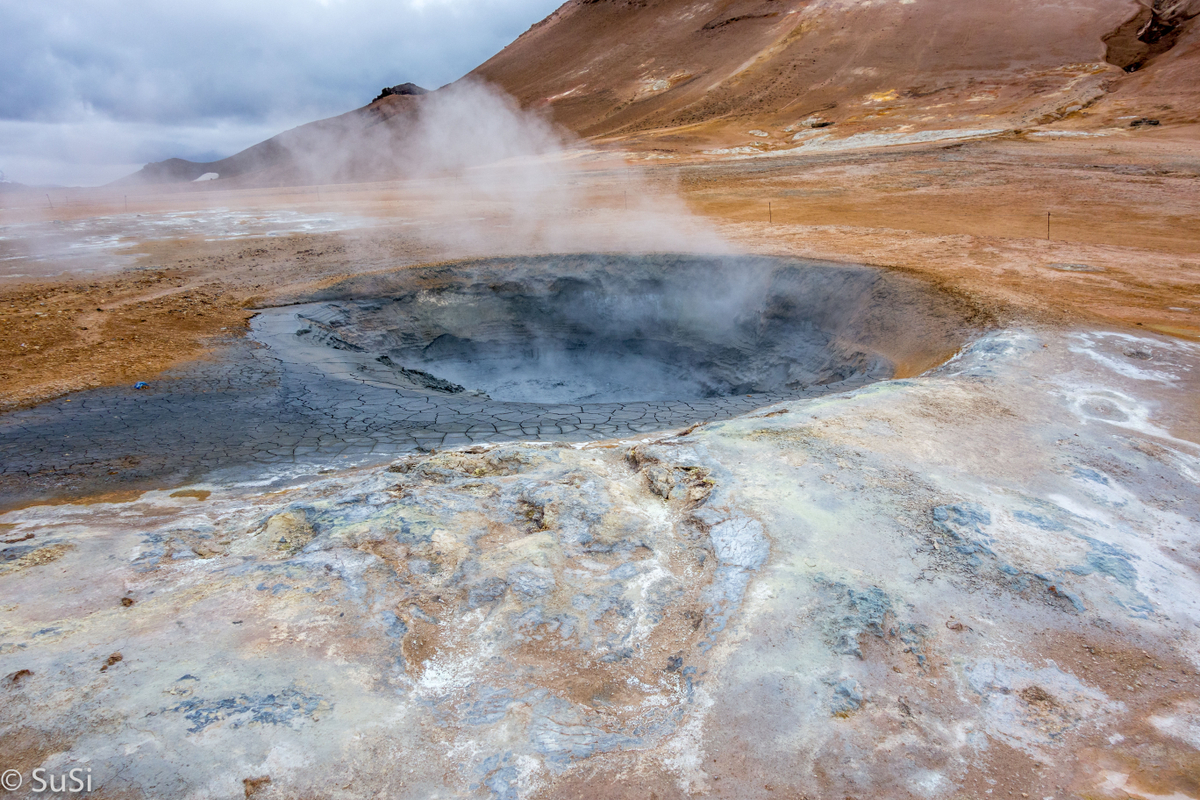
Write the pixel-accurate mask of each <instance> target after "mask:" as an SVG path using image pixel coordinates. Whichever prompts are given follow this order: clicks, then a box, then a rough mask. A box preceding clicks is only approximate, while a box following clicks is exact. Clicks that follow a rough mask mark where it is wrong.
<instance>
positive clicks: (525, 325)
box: [0, 255, 972, 498]
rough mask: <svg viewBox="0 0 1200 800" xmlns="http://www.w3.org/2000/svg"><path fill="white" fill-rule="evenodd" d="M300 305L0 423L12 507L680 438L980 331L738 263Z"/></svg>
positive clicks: (465, 277) (879, 274) (890, 368)
mask: <svg viewBox="0 0 1200 800" xmlns="http://www.w3.org/2000/svg"><path fill="white" fill-rule="evenodd" d="M309 300H310V302H305V303H300V304H297V305H294V306H287V307H282V308H271V309H264V310H263V312H262V313H261V314H259V315H258V316H257V317H256V318H255V319H254V320H253V323H252V326H253V330H252V333H251V337H250V339H249V340H248V341H239V342H232V343H231V344H230V345H229V346H228V347H226V348H225V349H224V350H223V352H222V353H221V354H220V357H219V358H218V359H217V360H215V361H213V362H204V363H199V364H195V365H192V366H190V367H189V368H187V369H183V370H178V371H176V372H175V373H173V374H172V375H169V376H167V378H166V379H160V380H157V381H155V382H154V383H152V384H151V385H150V386H148V387H146V388H144V389H140V390H134V389H132V388H118V389H103V390H98V391H91V392H83V393H78V394H75V395H72V396H71V398H64V399H62V400H59V401H56V402H51V403H46V404H44V405H41V406H39V407H37V408H33V409H29V410H26V411H20V412H17V413H13V414H9V415H6V416H4V417H0V464H2V466H0V493H3V494H11V496H12V497H13V498H21V497H36V496H44V495H45V494H47V493H49V494H58V493H62V492H64V491H66V492H82V491H92V492H94V491H103V490H112V489H114V488H124V487H150V486H159V485H162V484H163V483H164V482H175V483H180V482H184V481H190V480H197V479H200V478H201V477H203V476H206V475H211V474H213V473H214V472H218V473H219V474H222V475H225V476H226V477H227V478H228V477H232V476H235V475H245V474H248V473H247V472H246V470H247V469H249V470H250V473H249V474H257V471H259V470H261V469H262V468H263V467H264V466H278V465H288V466H289V467H292V468H294V470H293V471H296V472H303V471H305V470H309V471H312V470H315V469H319V468H323V467H325V466H326V465H327V464H328V462H329V461H330V460H331V459H338V460H339V461H341V462H346V461H354V462H355V463H369V462H372V461H374V462H376V463H378V462H379V461H382V460H385V459H387V458H391V457H393V456H395V455H397V454H400V453H405V452H412V451H414V450H417V451H419V450H424V451H429V450H434V449H440V448H444V447H452V446H459V445H470V444H479V443H485V442H496V441H514V440H516V441H521V440H524V441H588V440H599V439H606V438H612V437H618V436H629V435H633V434H637V433H646V432H650V431H656V430H664V429H668V428H673V427H686V426H687V425H691V424H694V423H697V422H704V421H707V420H715V419H726V418H729V417H731V416H734V415H737V414H740V413H743V412H745V411H748V410H751V409H754V408H759V407H762V406H764V405H768V404H771V403H775V402H779V401H781V400H786V399H794V398H801V397H817V396H820V395H823V394H828V393H831V392H840V391H847V390H850V389H854V388H858V387H860V386H864V385H866V384H868V383H871V382H873V381H877V380H880V379H883V378H888V377H891V375H892V374H893V372H894V364H895V362H896V361H902V362H909V361H913V360H914V359H915V360H921V359H925V360H926V361H930V359H936V358H941V357H946V356H948V355H949V354H951V353H953V352H954V351H955V350H956V349H957V348H958V346H960V345H961V343H962V341H964V340H965V339H966V338H967V336H968V335H970V333H971V330H972V329H971V327H970V326H969V325H968V324H967V322H966V317H967V312H966V310H965V309H963V308H962V307H961V306H960V305H958V304H956V303H955V302H954V301H952V299H950V298H948V297H945V296H943V295H941V294H939V293H938V292H936V291H934V290H932V289H930V288H928V287H926V286H925V285H924V284H921V283H919V282H917V281H911V280H907V279H904V278H902V277H899V276H895V275H890V274H888V273H885V272H884V271H882V270H878V269H871V268H866V267H852V266H844V265H835V264H823V263H814V262H799V261H795V260H786V259H763V258H745V257H742V258H729V259H721V258H700V257H695V256H676V257H669V256H656V257H638V256H599V255H584V256H548V257H542V258H524V259H492V260H486V261H477V262H469V263H457V264H449V265H445V266H440V267H435V268H426V269H407V270H400V271H396V272H393V273H387V274H384V275H375V276H368V277H362V278H356V279H353V280H350V281H347V282H345V283H342V284H339V285H337V286H333V287H330V288H327V289H325V290H322V291H321V292H320V293H319V294H318V295H317V296H314V297H312V298H309ZM916 331H920V334H919V335H915V332H916ZM68 399H69V402H68Z"/></svg>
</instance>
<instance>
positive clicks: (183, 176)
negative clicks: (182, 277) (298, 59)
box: [110, 84, 425, 186]
mask: <svg viewBox="0 0 1200 800" xmlns="http://www.w3.org/2000/svg"><path fill="white" fill-rule="evenodd" d="M408 86H412V85H411V84H408ZM395 88H396V87H393V89H385V90H384V94H382V95H380V97H378V98H376V100H375V101H373V102H372V103H371V104H369V105H367V106H364V107H363V108H359V109H356V110H354V111H350V112H348V113H346V114H341V115H339V116H336V117H331V118H329V119H323V120H319V121H317V122H310V123H308V124H306V125H301V126H299V127H297V128H293V129H291V130H290V131H285V132H284V133H281V134H279V135H278V136H273V137H271V138H270V139H267V140H266V141H264V142H259V143H258V144H256V145H254V146H253V147H249V148H247V149H245V150H243V151H241V152H240V153H237V154H235V155H232V156H230V157H229V158H223V159H221V160H219V161H207V162H199V161H187V160H185V159H182V158H170V159H167V160H166V161H156V162H154V163H151V164H147V165H146V166H144V167H142V169H140V170H138V171H137V172H135V173H133V174H132V175H128V176H126V177H124V178H121V179H119V180H117V181H114V182H113V183H111V184H110V185H111V186H134V185H146V184H162V183H181V182H186V181H194V180H196V179H197V178H199V177H201V176H202V175H205V174H208V173H216V174H217V175H218V176H219V179H220V180H221V181H222V183H223V184H226V185H228V184H231V183H233V184H238V185H289V184H297V183H302V184H310V183H331V182H342V181H354V180H369V179H375V178H380V177H386V175H387V173H388V172H389V171H390V170H391V169H392V168H394V167H395V165H396V163H397V162H396V161H395V160H394V159H388V158H383V157H382V156H383V154H384V153H388V154H391V153H392V151H393V150H394V149H395V146H396V145H397V144H399V143H401V142H403V139H404V135H405V132H406V130H407V126H408V125H409V124H411V121H412V112H413V104H414V103H416V102H419V101H420V98H421V96H422V95H423V94H424V93H425V92H424V90H420V91H406V92H400V91H395ZM414 88H416V89H418V90H419V89H420V87H414Z"/></svg>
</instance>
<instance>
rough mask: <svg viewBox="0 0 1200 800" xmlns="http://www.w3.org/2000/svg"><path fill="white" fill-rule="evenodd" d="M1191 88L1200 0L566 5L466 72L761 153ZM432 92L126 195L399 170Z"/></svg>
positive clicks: (614, 0) (1183, 103)
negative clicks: (215, 180)
mask: <svg viewBox="0 0 1200 800" xmlns="http://www.w3.org/2000/svg"><path fill="white" fill-rule="evenodd" d="M1197 75H1200V0H1145V3H1144V4H1143V2H1141V1H1140V0H1060V2H1056V3H1047V2H1043V1H1042V0H986V1H985V0H569V1H568V2H567V3H566V4H564V5H563V6H562V7H560V8H559V9H558V10H557V11H555V12H554V13H553V14H551V15H550V16H549V17H548V18H546V19H545V20H543V21H542V22H539V23H538V24H536V25H534V26H533V27H532V28H530V29H529V30H528V31H527V32H526V33H525V34H523V35H522V36H521V37H520V38H518V39H517V40H516V41H515V42H513V43H512V44H511V45H509V46H508V47H506V48H505V49H504V50H503V51H501V52H500V53H498V54H497V55H496V56H494V57H493V58H491V59H490V60H488V61H487V62H486V63H484V64H483V65H481V66H480V67H478V68H477V69H476V70H474V71H473V72H472V73H470V75H469V76H467V77H468V79H482V80H484V81H487V82H490V83H493V84H496V85H497V86H499V87H501V88H503V89H504V90H505V91H507V92H508V93H510V94H512V95H513V96H514V97H515V98H516V99H517V100H518V102H520V103H521V104H522V105H523V106H526V107H531V108H539V109H542V110H544V111H547V112H548V113H549V114H550V115H551V116H552V117H553V118H554V119H555V120H556V121H557V122H558V123H560V124H561V125H563V126H565V127H567V128H569V129H571V130H572V131H574V132H575V133H577V134H579V135H580V136H583V137H585V138H590V139H593V140H596V141H614V140H615V141H620V142H622V144H623V145H624V146H626V147H629V148H632V149H653V148H657V147H669V148H671V149H675V150H684V151H687V150H696V149H702V148H714V147H715V148H718V149H719V148H721V147H725V146H729V145H734V146H739V145H740V146H742V147H745V148H746V149H747V150H754V151H764V150H766V151H769V150H774V149H783V148H787V147H794V146H796V145H795V142H798V141H801V140H805V141H808V140H811V139H812V138H813V137H814V136H819V137H832V138H833V139H835V140H836V139H841V138H845V137H847V136H851V135H853V134H856V133H864V132H873V133H884V134H891V135H897V134H898V135H901V136H911V135H912V134H913V133H915V132H920V131H1008V130H1023V129H1028V128H1030V127H1034V126H1039V125H1047V124H1051V123H1054V124H1055V125H1056V127H1059V128H1066V129H1070V128H1083V129H1094V128H1099V127H1106V126H1113V125H1120V126H1129V125H1131V124H1133V125H1153V126H1156V127H1161V126H1170V127H1172V128H1174V129H1176V130H1177V131H1180V132H1183V134H1184V135H1188V136H1194V135H1195V133H1194V131H1197V130H1200V126H1197V125H1196V123H1197V122H1200V80H1197V79H1196V76H1197ZM437 94H438V93H436V92H434V93H430V94H426V95H423V96H421V95H407V94H393V95H390V96H383V97H380V98H377V99H376V100H375V101H373V102H372V103H370V104H369V105H367V106H364V107H363V108H360V109H357V110H355V111H351V112H349V113H347V114H342V115H341V116H338V117H333V118H331V119H327V120H321V121H319V122H313V123H310V124H308V125H303V126H301V127H299V128H295V129H293V130H291V131H287V132H285V133H282V134H280V135H279V136H276V137H273V138H272V139H269V140H267V141H265V142H262V143H260V144H257V145H255V146H254V147H251V148H249V149H247V150H244V151H242V152H241V153H238V154H236V155H234V156H231V157H230V158H227V159H223V160H221V161H216V162H210V163H196V162H190V161H183V160H180V159H171V160H169V161H164V162H159V163H157V164H150V165H148V166H147V167H146V168H145V169H143V170H141V171H140V172H138V173H135V174H134V175H132V176H130V177H128V178H125V179H123V181H122V182H130V183H167V182H179V181H190V180H194V179H195V178H196V177H198V176H200V175H202V174H204V173H206V172H216V173H218V174H219V175H220V176H221V178H222V184H223V185H229V183H233V184H241V185H261V184H274V185H280V184H288V183H321V182H337V181H355V180H376V179H384V178H389V177H394V176H396V175H398V174H402V173H403V170H404V167H405V164H406V157H407V156H408V154H406V150H405V137H406V136H407V135H408V134H410V133H411V130H412V128H411V123H412V121H413V119H414V117H415V115H416V113H417V112H418V110H419V109H420V108H421V106H422V104H423V103H425V102H427V101H428V98H430V97H436V96H437ZM833 126H836V127H835V129H834V130H830V131H824V130H821V129H824V128H830V127H833ZM932 138H953V136H952V135H951V136H949V137H946V136H942V137H936V136H935V137H932ZM869 143H870V142H867V144H869ZM880 143H881V144H889V143H895V140H894V139H893V140H891V141H881V142H880Z"/></svg>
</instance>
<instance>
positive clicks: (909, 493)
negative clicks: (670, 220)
mask: <svg viewBox="0 0 1200 800" xmlns="http://www.w3.org/2000/svg"><path fill="white" fill-rule="evenodd" d="M297 301H298V302H297V304H296V305H293V306H288V307H285V308H277V309H266V310H264V311H263V313H262V314H260V315H259V316H258V317H257V318H256V319H255V321H254V331H253V335H252V338H251V339H250V340H249V341H245V342H241V343H231V345H230V346H229V348H228V349H227V350H226V352H225V353H224V354H223V356H222V358H221V359H220V360H218V361H216V362H214V363H212V364H207V365H199V366H196V367H195V368H193V369H190V370H186V371H182V372H181V373H180V374H178V375H177V376H175V377H173V378H171V379H170V380H161V381H158V382H156V383H154V384H153V385H152V386H151V388H150V389H148V390H142V391H139V392H136V393H135V392H133V391H129V392H117V391H108V392H92V393H87V394H85V395H76V396H75V397H74V398H73V402H72V403H71V404H70V407H69V408H65V407H64V405H63V404H61V403H60V404H48V405H46V406H42V407H39V408H36V409H32V410H30V411H26V412H21V413H19V414H8V415H5V416H3V417H0V425H2V426H3V427H2V429H0V436H2V437H3V438H2V442H3V447H4V448H5V449H4V452H3V453H2V454H0V455H2V461H3V464H4V469H5V470H6V472H5V478H4V481H5V482H4V483H3V488H4V491H5V492H6V493H10V494H9V497H10V498H11V497H12V496H13V495H12V494H11V493H12V492H14V491H16V492H27V493H28V492H31V491H35V490H36V491H40V492H42V496H43V497H45V496H47V495H51V494H53V493H54V492H68V491H70V490H72V487H75V490H78V489H79V488H82V487H91V488H96V487H100V488H103V487H104V486H105V485H106V484H105V483H104V481H107V480H110V479H112V480H114V481H116V480H117V478H119V477H120V475H117V476H109V475H108V473H109V472H110V471H113V472H117V473H120V472H121V471H122V470H125V471H128V472H136V471H137V470H139V469H140V470H143V473H142V477H141V478H140V480H144V481H146V482H147V483H151V484H154V485H155V486H156V487H163V486H165V487H166V488H155V489H153V490H150V491H145V492H141V493H138V494H135V495H134V496H117V497H108V498H105V497H99V498H96V497H92V498H84V502H77V503H67V504H37V505H35V504H29V505H25V506H24V507H13V506H12V505H10V510H8V511H7V512H6V513H3V514H0V540H2V543H0V596H3V597H4V598H5V603H7V605H6V606H5V607H4V614H3V615H2V616H0V681H2V683H0V692H2V693H3V699H4V702H3V703H2V704H0V742H2V743H3V752H2V754H3V756H4V757H5V759H6V760H5V761H4V763H3V766H4V767H5V768H6V769H12V770H16V771H17V772H18V773H20V774H21V775H24V776H28V775H30V774H31V771H32V770H33V769H37V768H42V769H45V770H46V771H47V773H51V774H54V775H59V774H65V773H67V772H68V771H69V770H70V769H72V768H75V767H86V768H87V769H89V770H90V773H89V774H90V775H91V778H92V782H93V785H94V786H95V787H96V794H97V795H98V796H104V797H122V798H124V797H155V798H157V797H180V798H196V799H199V798H244V797H254V798H255V799H256V800H263V799H264V798H298V797H329V798H345V799H346V800H350V798H361V797H388V798H473V799H474V798H478V799H479V800H485V799H487V800H524V799H525V798H530V799H533V798H564V799H565V798H577V797H613V798H635V797H636V798H647V797H650V798H661V799H662V800H667V799H668V798H669V799H671V800H681V799H682V798H690V797H711V798H737V799H738V800H742V799H749V800H768V798H800V797H806V798H814V799H816V798H837V799H838V800H841V798H846V797H861V798H866V797H870V798H889V799H890V798H947V800H949V799H950V798H962V797H979V798H988V797H1023V796H1027V797H1036V798H1074V797H1086V798H1128V797H1138V798H1144V799H1145V800H1153V799H1154V798H1163V797H1173V798H1196V797H1198V796H1200V786H1198V784H1197V775H1200V679H1198V677H1197V675H1198V673H1200V489H1198V488H1197V484H1198V476H1200V446H1198V445H1197V443H1196V438H1197V434H1196V430H1197V429H1196V425H1195V419H1194V408H1195V398H1196V397H1197V396H1200V377H1198V376H1200V347H1198V346H1196V345H1195V344H1192V343H1188V342H1182V341H1179V340H1173V339H1168V338H1165V337H1159V336H1154V335H1146V334H1141V333H1131V332H1128V331H1118V330H1092V329H1085V328H1070V329H1067V328H1048V327H1044V326H1036V325H1033V324H1012V325H1008V326H1006V327H1003V328H992V329H988V330H980V329H978V327H976V325H975V324H974V322H973V320H974V318H973V317H972V314H971V310H970V309H969V308H968V307H966V306H965V305H964V304H963V303H961V302H960V301H958V300H956V299H954V298H952V297H947V296H945V295H942V294H940V293H938V292H936V291H934V290H932V289H930V288H928V287H926V286H924V285H923V284H919V283H916V282H912V281H909V280H907V279H904V278H903V277H900V276H897V275H893V274H889V273H885V272H883V271H878V270H870V269H866V268H855V267H844V266H838V265H832V264H814V263H807V262H797V261H784V260H774V259H751V260H744V259H735V260H731V261H726V260H721V259H697V258H682V257H680V258H675V257H654V258H628V257H608V256H578V257H569V258H568V257H555V258H545V259H526V260H504V259H493V260H488V261H479V262H471V263H468V264H455V265H445V266H439V267H431V268H426V269H422V270H404V271H397V272H394V273H389V274H384V275H375V276H364V277H360V278H357V279H355V280H353V281H349V282H346V283H343V284H340V285H337V286H332V287H328V288H325V289H322V290H321V291H320V292H318V293H314V294H312V295H310V296H306V297H303V298H297ZM897 375H902V376H905V377H896V376H897ZM747 395H751V396H749V397H747ZM697 423H702V424H697ZM68 436H70V439H68V438H67V437H68ZM14 442H15V444H14ZM435 451H436V452H435ZM348 457H353V458H355V459H357V461H352V460H351V458H348ZM121 459H128V460H127V461H124V462H123V461H121ZM134 461H136V462H137V463H134ZM122 464H123V466H122ZM13 476H17V477H13ZM177 481H191V483H190V485H187V486H180V485H179V484H178V483H177ZM112 485H115V486H121V485H126V486H129V485H136V483H135V482H134V481H130V482H127V483H125V484H121V483H120V482H116V483H114V484H112ZM30 486H32V487H34V489H29V488H28V487H30ZM14 487H17V488H16V489H14ZM28 786H29V783H28V782H27V783H26V787H28ZM21 791H25V790H24V789H22V790H21ZM21 791H18V792H15V793H13V795H14V796H15V797H23V796H29V797H34V796H40V795H33V794H29V795H22V794H21Z"/></svg>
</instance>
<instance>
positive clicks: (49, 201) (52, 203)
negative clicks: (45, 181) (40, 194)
mask: <svg viewBox="0 0 1200 800" xmlns="http://www.w3.org/2000/svg"><path fill="white" fill-rule="evenodd" d="M46 202H47V203H49V204H50V207H51V208H54V201H53V200H51V199H50V195H46Z"/></svg>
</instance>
